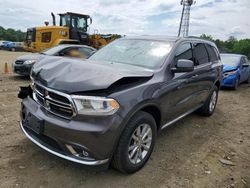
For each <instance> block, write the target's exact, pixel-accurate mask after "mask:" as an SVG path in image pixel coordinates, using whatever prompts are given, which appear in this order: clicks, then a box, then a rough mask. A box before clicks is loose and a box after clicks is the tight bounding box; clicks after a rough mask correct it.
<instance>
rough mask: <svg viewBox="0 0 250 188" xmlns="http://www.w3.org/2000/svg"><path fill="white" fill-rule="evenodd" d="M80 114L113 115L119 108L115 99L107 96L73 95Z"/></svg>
mask: <svg viewBox="0 0 250 188" xmlns="http://www.w3.org/2000/svg"><path fill="white" fill-rule="evenodd" d="M72 99H73V101H74V103H75V106H76V109H77V112H78V114H84V115H112V114H114V113H115V112H116V111H117V110H118V109H119V104H118V102H116V100H114V99H110V98H106V97H94V96H79V95H72Z"/></svg>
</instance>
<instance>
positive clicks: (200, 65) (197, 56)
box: [189, 42, 217, 106]
mask: <svg viewBox="0 0 250 188" xmlns="http://www.w3.org/2000/svg"><path fill="white" fill-rule="evenodd" d="M193 54H194V63H195V70H194V72H193V75H194V76H193V77H192V78H191V79H190V80H189V82H190V84H191V85H192V88H194V90H193V92H194V93H193V96H194V97H193V105H194V106H197V105H200V104H202V103H204V102H205V101H206V99H207V97H208V95H209V92H210V89H211V87H212V85H213V83H214V82H215V79H216V77H217V73H216V70H215V69H214V68H213V62H212V60H211V55H209V53H208V50H207V47H206V45H205V44H204V43H202V42H194V43H193Z"/></svg>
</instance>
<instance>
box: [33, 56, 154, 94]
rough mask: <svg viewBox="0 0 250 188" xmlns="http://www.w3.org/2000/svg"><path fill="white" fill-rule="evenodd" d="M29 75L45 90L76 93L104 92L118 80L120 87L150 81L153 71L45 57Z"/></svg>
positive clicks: (120, 65)
mask: <svg viewBox="0 0 250 188" xmlns="http://www.w3.org/2000/svg"><path fill="white" fill-rule="evenodd" d="M31 74H32V77H33V78H34V80H35V81H36V82H38V83H41V84H42V85H44V86H46V87H48V88H52V89H55V90H58V91H62V92H65V93H79V92H85V91H94V90H103V89H108V88H109V87H110V86H111V85H114V84H115V83H118V82H119V81H120V82H119V83H123V84H124V83H125V82H130V83H131V80H132V81H138V79H142V78H150V77H152V76H153V71H152V70H149V69H146V68H141V67H136V66H131V65H124V64H119V63H107V62H94V61H90V60H77V59H74V58H62V57H47V58H46V59H44V60H42V61H40V62H39V63H37V64H35V65H34V67H33V69H32V73H31ZM121 80H122V81H121Z"/></svg>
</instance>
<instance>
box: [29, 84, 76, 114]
mask: <svg viewBox="0 0 250 188" xmlns="http://www.w3.org/2000/svg"><path fill="white" fill-rule="evenodd" d="M33 97H34V100H35V101H36V102H37V103H38V104H40V105H41V106H42V107H43V108H45V110H47V111H48V112H50V113H52V114H54V115H57V116H59V117H62V118H66V119H70V118H72V117H73V116H74V115H75V111H74V106H73V102H72V100H71V97H70V95H67V94H64V93H61V92H58V91H55V90H52V89H49V88H46V87H44V86H41V85H38V84H34V91H33Z"/></svg>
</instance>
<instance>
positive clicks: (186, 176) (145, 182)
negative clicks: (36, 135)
mask: <svg viewBox="0 0 250 188" xmlns="http://www.w3.org/2000/svg"><path fill="white" fill-rule="evenodd" d="M22 54H24V53H21V52H7V51H0V137H1V139H0V151H1V152H0V174H1V175H0V182H1V184H0V187H61V186H65V187H197V188H200V187H250V85H248V84H242V85H241V86H240V87H239V89H238V91H231V90H223V91H221V92H220V94H219V101H218V106H217V109H216V111H215V114H214V115H213V116H212V117H210V118H204V117H201V116H198V115H196V114H193V115H190V116H188V117H186V118H184V119H183V120H181V121H179V122H177V123H176V124H174V125H173V126H171V127H169V128H167V129H166V130H165V131H163V132H162V133H161V134H160V135H159V136H158V139H157V141H156V147H155V150H154V152H153V154H152V156H151V158H150V160H149V162H148V164H147V165H146V166H145V168H143V169H142V170H141V171H139V172H138V173H136V174H132V175H123V174H121V173H119V172H117V171H115V170H112V169H109V170H107V171H101V170H98V169H92V168H86V167H84V166H81V165H78V164H74V163H71V162H67V161H64V160H62V159H59V158H57V157H55V156H52V155H49V154H48V153H46V152H45V151H43V150H41V149H40V148H38V147H37V146H35V145H34V144H32V143H31V142H30V141H29V140H28V139H27V138H26V137H25V136H24V135H23V133H22V132H21V130H20V128H19V123H18V122H19V109H20V100H19V99H18V98H17V92H18V88H19V86H25V85H28V84H29V82H30V81H29V79H28V78H23V77H20V76H17V75H3V74H2V73H3V71H4V63H5V62H8V63H9V65H11V63H12V62H13V61H14V59H15V58H16V57H18V56H20V55H22ZM221 159H226V160H229V161H231V162H232V164H231V165H226V164H222V163H221V162H220V160H221Z"/></svg>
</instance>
